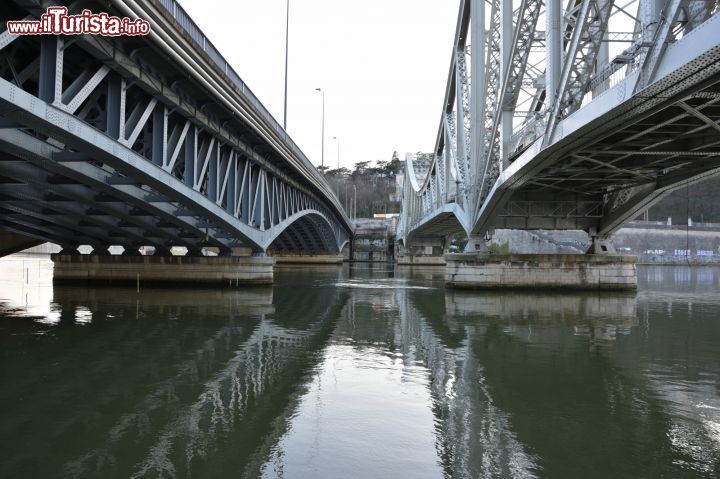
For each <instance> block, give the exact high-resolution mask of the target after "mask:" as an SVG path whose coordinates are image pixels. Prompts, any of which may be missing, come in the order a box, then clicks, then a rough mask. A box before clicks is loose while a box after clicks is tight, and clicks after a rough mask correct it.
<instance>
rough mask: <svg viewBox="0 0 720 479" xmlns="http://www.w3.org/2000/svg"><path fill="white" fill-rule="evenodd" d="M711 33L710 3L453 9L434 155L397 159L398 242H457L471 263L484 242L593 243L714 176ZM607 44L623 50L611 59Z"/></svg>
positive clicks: (579, 2)
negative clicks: (576, 236)
mask: <svg viewBox="0 0 720 479" xmlns="http://www.w3.org/2000/svg"><path fill="white" fill-rule="evenodd" d="M626 3H627V2H626ZM486 4H487V6H486ZM543 9H544V12H543ZM628 12H629V13H628ZM486 14H489V17H490V18H489V20H490V21H489V23H490V29H489V30H488V31H487V33H486V30H485V28H483V26H484V25H485V16H486ZM617 16H625V18H626V20H625V23H624V25H625V26H626V27H627V28H629V30H630V31H625V32H622V31H617V29H616V28H614V27H613V25H617V23H613V18H616V17H617ZM542 17H545V18H544V21H545V31H542V30H541V25H542V21H541V20H542ZM627 17H630V18H632V19H633V20H632V21H629V20H627ZM620 25H623V23H622V22H621V23H620ZM718 32H720V14H718V4H717V2H715V1H714V0H711V1H704V0H703V1H697V2H696V1H688V0H668V1H663V0H636V1H631V2H629V3H627V4H622V5H621V4H620V3H619V2H614V1H613V0H607V1H602V0H570V1H569V2H568V3H567V5H566V8H565V9H562V5H561V4H560V0H547V1H545V2H542V1H541V0H522V1H520V2H517V1H516V2H512V0H491V1H489V2H483V1H480V0H463V1H462V2H461V7H460V14H459V18H458V28H457V33H456V38H455V44H454V47H453V55H452V61H451V67H450V74H449V79H448V87H447V91H446V96H445V103H444V110H443V113H442V116H441V122H440V128H439V132H438V136H437V141H436V147H435V150H434V151H433V152H432V153H429V154H420V155H409V156H408V161H407V162H406V178H405V179H406V181H405V191H404V198H403V214H402V216H401V221H400V225H399V233H398V237H399V238H400V239H401V240H402V241H403V242H404V243H405V244H406V245H410V244H412V243H413V241H414V240H417V239H419V238H437V237H442V236H447V235H449V234H451V233H454V232H457V231H464V232H465V233H466V234H467V235H468V236H469V238H470V241H469V242H468V249H470V250H472V249H474V248H476V247H479V246H478V245H479V244H480V240H479V238H480V237H482V236H484V235H485V233H486V232H488V231H492V230H493V229H495V228H511V229H548V230H553V229H580V230H585V231H587V232H588V233H589V234H590V236H591V237H593V239H594V242H595V243H597V241H600V242H603V241H605V240H606V239H608V238H609V236H610V235H611V234H612V233H613V232H614V231H616V230H617V229H618V228H620V226H621V225H622V224H623V223H624V222H625V221H627V220H629V219H632V218H634V217H635V216H637V215H638V214H639V213H640V212H641V211H642V210H644V209H645V208H647V207H648V206H650V205H651V204H653V203H654V202H656V201H657V200H659V199H660V198H661V197H662V196H663V195H665V194H666V193H668V192H670V191H672V190H674V189H677V188H679V187H682V186H685V185H687V184H689V183H692V182H696V181H700V180H702V179H704V178H707V177H709V176H711V175H715V174H717V173H718V172H720V34H718ZM613 42H624V43H625V44H626V45H627V48H626V49H625V50H623V51H622V52H621V53H619V54H618V55H617V56H615V57H614V58H610V57H609V53H608V51H609V50H608V45H610V44H612V43H613ZM473 45H483V48H482V49H480V50H479V54H478V49H477V48H476V49H473V48H472V46H473ZM420 168H421V169H422V172H418V171H417V170H418V169H420Z"/></svg>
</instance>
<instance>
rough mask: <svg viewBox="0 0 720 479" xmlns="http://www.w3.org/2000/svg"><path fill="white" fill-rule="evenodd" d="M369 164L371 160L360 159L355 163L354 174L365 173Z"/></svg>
mask: <svg viewBox="0 0 720 479" xmlns="http://www.w3.org/2000/svg"><path fill="white" fill-rule="evenodd" d="M369 165H370V162H369V161H360V162H358V163H355V171H353V173H352V174H353V176H356V175H364V174H365V172H366V170H367V169H368V166H369Z"/></svg>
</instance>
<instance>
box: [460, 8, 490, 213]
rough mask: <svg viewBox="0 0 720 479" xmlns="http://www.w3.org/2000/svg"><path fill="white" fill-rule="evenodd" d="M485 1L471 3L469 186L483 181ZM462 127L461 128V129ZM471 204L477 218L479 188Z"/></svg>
mask: <svg viewBox="0 0 720 479" xmlns="http://www.w3.org/2000/svg"><path fill="white" fill-rule="evenodd" d="M485 40H486V39H485V0H472V3H471V4H470V42H471V45H472V55H471V59H470V79H471V85H470V87H471V90H470V118H471V122H470V138H471V141H470V145H471V153H470V165H469V170H470V171H469V172H468V173H469V178H467V179H466V182H467V183H466V184H467V185H473V186H477V185H479V184H480V182H481V181H482V178H480V175H481V171H482V170H483V168H484V167H485V165H484V161H485V160H486V158H485V157H486V152H485V151H484V149H485V135H486V134H487V132H486V131H485V128H484V124H483V119H484V118H485V94H486V92H485V60H486V52H485ZM460 128H462V125H458V126H457V129H458V130H460ZM468 193H469V196H470V202H469V204H468V205H467V208H466V209H467V211H468V212H469V214H471V215H474V211H473V209H474V208H475V204H476V203H477V199H478V198H477V195H478V194H479V192H478V188H477V187H471V188H470V191H469V192H468Z"/></svg>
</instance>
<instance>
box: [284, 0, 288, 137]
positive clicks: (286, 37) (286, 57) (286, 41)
mask: <svg viewBox="0 0 720 479" xmlns="http://www.w3.org/2000/svg"><path fill="white" fill-rule="evenodd" d="M289 33H290V0H287V5H286V10H285V106H284V107H283V130H287V87H288V81H287V80H288V40H289V38H290V37H289Z"/></svg>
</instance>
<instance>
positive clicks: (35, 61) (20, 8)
mask: <svg viewBox="0 0 720 479" xmlns="http://www.w3.org/2000/svg"><path fill="white" fill-rule="evenodd" d="M46 3H47V2H44V1H40V0H37V1H35V0H17V1H8V2H3V3H2V5H0V18H2V19H4V20H7V19H15V20H21V19H25V20H34V19H38V18H40V15H42V14H43V13H45V6H46ZM58 3H59V4H63V5H65V6H67V8H68V10H69V13H70V14H78V13H80V12H82V10H83V9H90V10H91V11H92V12H93V13H101V12H107V13H108V14H110V15H116V16H119V17H130V18H133V19H134V18H141V19H145V20H147V21H148V22H150V25H151V32H150V34H149V35H147V36H135V37H131V36H125V37H123V36H118V37H101V36H93V35H72V36H56V35H19V36H18V35H11V34H10V33H9V32H8V31H7V27H6V25H2V27H1V28H0V32H1V33H0V152H1V154H0V230H4V231H6V232H10V233H13V234H15V235H19V236H21V237H28V238H31V239H34V240H43V241H50V242H53V243H57V244H60V245H63V246H64V247H66V248H68V249H69V250H72V249H75V248H76V247H77V246H78V245H81V244H88V245H91V246H93V248H95V249H96V250H99V251H102V250H104V249H106V248H107V247H108V246H110V245H121V246H124V247H125V248H126V249H128V248H130V249H137V248H138V246H143V245H148V246H154V247H156V248H157V249H158V250H160V251H161V252H162V251H167V250H168V248H169V247H171V246H185V247H187V248H188V250H189V251H191V252H193V251H198V250H199V249H200V248H201V247H205V246H207V247H216V248H218V249H219V250H220V252H221V253H222V252H229V251H230V250H231V248H233V247H239V246H244V247H249V248H251V249H252V250H253V251H254V252H258V253H259V252H266V251H267V250H268V249H271V250H273V251H276V252H294V251H302V252H319V253H320V252H325V253H328V252H330V253H337V252H339V251H340V250H341V249H342V248H343V246H344V245H345V244H346V243H347V242H348V241H349V239H350V238H351V236H352V231H353V226H352V224H351V222H350V220H349V219H348V217H347V215H346V214H345V212H344V210H343V208H342V207H341V205H340V203H339V201H338V200H337V198H336V197H335V195H334V194H333V192H332V191H331V189H330V187H329V186H328V184H327V183H326V181H325V180H324V179H323V177H322V176H321V175H320V174H319V173H318V172H317V171H316V169H315V168H314V167H313V165H312V164H311V163H310V161H309V160H308V159H307V158H306V157H305V155H304V154H303V153H302V152H301V151H300V149H299V148H298V147H297V146H296V145H295V143H294V142H293V141H292V139H291V138H290V137H289V136H288V135H287V133H286V132H285V131H284V130H283V128H281V127H280V125H279V124H278V123H277V121H275V119H274V118H273V117H272V116H271V115H270V114H269V113H268V111H267V110H266V109H265V107H264V106H263V105H262V104H261V103H260V102H259V100H258V99H257V98H256V97H255V96H254V95H253V93H252V92H251V91H250V90H249V89H248V88H247V86H246V85H245V84H244V83H243V81H242V80H241V79H240V77H239V76H238V74H237V73H236V72H235V71H234V70H233V69H232V68H231V67H230V66H229V65H228V63H227V61H225V59H224V58H223V57H222V56H221V55H220V53H219V52H218V51H217V49H216V48H215V47H214V46H213V45H212V43H210V41H209V40H208V39H207V38H206V37H205V36H204V34H203V33H202V32H201V31H200V29H199V28H198V27H197V26H196V25H195V23H194V22H193V21H192V19H191V18H190V17H189V16H188V15H187V14H186V13H185V11H184V10H183V9H182V8H181V7H180V5H179V4H178V3H177V2H176V1H175V0H161V1H156V0H117V1H116V0H112V1H110V2H106V1H103V2H100V1H75V2H70V1H68V2H55V4H58Z"/></svg>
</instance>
